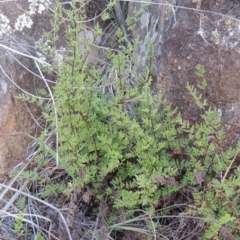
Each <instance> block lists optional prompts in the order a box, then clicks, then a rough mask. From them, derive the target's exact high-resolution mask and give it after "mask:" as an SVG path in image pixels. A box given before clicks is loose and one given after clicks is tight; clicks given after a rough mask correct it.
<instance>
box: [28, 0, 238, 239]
mask: <svg viewBox="0 0 240 240" xmlns="http://www.w3.org/2000/svg"><path fill="white" fill-rule="evenodd" d="M79 3H82V4H83V1H76V0H74V1H71V3H69V4H70V8H69V9H64V8H63V7H62V6H61V5H60V4H57V8H56V11H57V12H58V14H56V18H55V20H54V21H53V26H54V31H55V33H56V34H52V35H49V34H48V35H47V37H48V38H49V40H50V42H51V44H52V45H53V47H52V49H54V44H56V42H57V37H56V36H57V32H58V30H59V27H60V26H62V25H65V24H66V23H65V22H63V20H62V19H63V18H59V16H64V17H65V19H68V20H69V23H68V25H67V27H66V41H67V52H68V54H66V55H65V56H63V60H62V62H61V63H60V65H59V62H58V64H57V63H56V61H55V62H54V63H53V64H52V66H53V68H54V70H55V72H57V81H56V84H55V86H54V87H53V95H54V105H52V106H48V105H47V104H45V105H44V102H41V103H40V105H41V104H42V105H43V106H45V107H44V108H43V109H44V110H45V113H44V116H45V119H46V120H47V122H48V131H46V132H49V131H50V132H52V131H53V130H52V129H54V131H55V133H57V134H58V136H59V138H58V142H57V143H56V144H57V147H58V151H56V152H55V149H54V148H51V147H50V146H45V145H44V144H45V142H44V141H43V142H42V143H44V144H42V145H41V150H42V156H40V157H39V159H38V161H39V162H40V161H41V160H43V159H46V158H47V157H49V156H50V157H51V158H53V157H56V156H57V157H58V160H59V164H60V165H61V167H63V168H64V169H65V171H66V172H67V173H68V175H69V176H70V177H71V178H70V180H69V182H68V183H66V186H61V185H59V184H55V183H54V184H48V188H46V190H45V194H46V195H48V194H51V193H55V194H59V193H60V192H61V191H62V192H64V193H65V194H66V195H68V196H69V195H70V194H71V189H73V188H74V186H80V187H81V188H84V187H86V186H87V187H88V188H90V189H91V191H92V193H93V196H94V198H95V201H96V202H98V203H100V202H107V204H108V206H109V211H110V216H111V217H112V216H113V215H114V214H116V213H117V211H118V210H119V209H124V210H125V211H127V210H135V209H138V208H142V209H144V210H146V211H147V212H148V214H149V215H154V214H155V213H156V212H155V210H157V208H158V207H157V206H159V203H160V202H161V201H162V200H163V199H165V198H166V197H169V196H174V195H176V194H185V193H186V189H188V188H189V187H190V189H192V190H191V191H190V197H191V198H192V199H193V204H192V207H189V208H187V209H185V210H184V211H183V212H182V213H181V214H184V215H187V216H189V215H198V216H202V217H204V224H205V233H204V234H203V238H205V239H210V238H213V237H215V238H216V239H217V237H222V236H223V237H226V238H227V236H228V235H229V236H230V235H234V236H237V235H238V227H239V223H238V220H239V216H238V215H239V209H238V208H239V207H238V200H239V190H238V188H239V182H240V181H239V180H240V179H239V169H238V168H236V170H235V174H232V175H231V176H230V177H229V178H227V177H224V173H226V172H227V171H228V168H229V166H230V164H231V161H232V159H233V158H234V156H236V154H237V153H238V151H239V148H237V149H234V148H228V149H222V147H221V146H222V142H223V141H224V131H223V129H222V128H221V118H220V116H219V115H218V113H217V111H216V109H211V108H209V107H208V105H207V101H206V100H205V99H203V98H202V95H201V94H200V93H199V92H200V91H202V90H204V89H205V88H206V86H207V81H206V80H205V78H204V68H203V67H202V66H200V65H198V66H197V72H196V74H197V76H198V77H199V78H200V79H201V83H200V84H199V85H198V86H197V88H195V87H193V86H190V85H189V84H188V85H187V89H188V91H189V94H191V95H192V96H193V99H194V101H195V103H196V105H197V106H198V107H199V108H200V109H201V110H202V115H201V118H200V119H199V122H198V123H194V124H191V123H189V122H188V121H187V120H184V119H183V118H182V117H181V114H180V113H179V111H178V110H177V109H176V108H175V109H174V108H173V107H172V106H171V105H167V104H165V103H163V102H162V96H161V94H154V93H153V92H152V90H151V82H152V79H151V75H150V69H151V66H146V67H145V68H143V69H142V71H138V70H136V69H139V68H137V65H138V60H137V59H133V57H132V52H133V50H134V49H135V47H136V46H137V44H138V42H137V41H133V42H132V43H130V44H129V45H128V46H127V47H126V45H125V42H126V39H125V36H124V34H123V33H122V32H121V31H120V30H117V31H116V36H115V37H116V39H117V41H118V49H115V50H113V49H108V51H107V52H106V58H107V60H108V64H107V65H106V68H104V69H103V68H102V67H101V66H96V65H91V64H89V63H88V62H87V57H88V55H89V54H90V52H91V50H92V49H93V47H94V45H95V39H96V38H97V36H98V35H101V33H102V31H101V28H100V27H99V25H96V27H95V29H94V32H93V34H94V36H95V37H94V38H93V39H92V40H89V41H86V40H82V42H81V46H84V47H80V42H79V41H81V40H80V39H79V37H78V35H79V32H81V31H84V30H86V29H87V26H86V25H84V24H82V23H81V22H82V21H83V20H84V19H85V12H84V10H83V8H79V7H78V6H79V5H78V4H79ZM112 7H113V4H112V3H110V5H109V9H111V8H112ZM103 18H104V19H105V18H108V17H107V16H106V14H105V15H104V17H103ZM150 46H152V45H151V44H150ZM152 51H153V50H151V51H150V52H152ZM53 53H54V52H52V50H51V51H50V54H53ZM150 57H151V56H150ZM149 62H151V61H149ZM43 69H45V70H47V69H46V67H45V66H43ZM54 109H55V110H56V111H55V112H57V116H56V115H54ZM56 118H57V121H56ZM56 123H57V124H56ZM49 126H50V127H49ZM46 132H45V136H46ZM43 156H44V157H43ZM29 177H30V175H29ZM31 177H32V176H31ZM38 179H41V178H40V177H39V178H36V180H38ZM41 181H42V180H41ZM42 183H44V181H42ZM67 186H71V188H70V191H66V189H65V188H67ZM189 217H191V216H189Z"/></svg>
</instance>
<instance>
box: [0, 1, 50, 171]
mask: <svg viewBox="0 0 240 240" xmlns="http://www.w3.org/2000/svg"><path fill="white" fill-rule="evenodd" d="M34 2H35V1H32V2H29V1H25V0H19V1H17V2H15V1H6V2H3V3H1V4H0V29H1V31H0V48H1V57H0V171H1V172H5V171H7V170H9V169H10V168H12V167H14V166H16V165H17V164H18V163H20V162H21V161H22V160H23V158H24V153H25V152H26V150H27V147H28V144H29V142H30V141H31V140H32V139H31V138H30V137H29V136H27V135H28V134H29V135H35V134H36V132H37V130H36V126H35V127H33V126H34V123H36V119H37V117H38V116H39V114H40V112H39V110H38V108H37V107H36V105H34V104H30V103H27V102H23V101H21V100H18V99H16V98H15V96H17V95H18V94H19V93H22V92H27V93H29V94H33V95H35V94H36V88H44V87H45V86H44V83H43V80H42V79H41V78H40V77H39V72H38V71H37V68H36V66H35V64H34V61H35V60H34V59H36V60H37V59H38V55H37V50H36V42H37V41H38V40H39V39H40V38H41V37H42V35H43V29H44V28H45V29H46V26H47V27H49V21H50V17H51V14H50V11H49V10H47V6H50V5H48V3H49V4H50V1H48V0H47V1H45V2H46V3H47V4H46V5H45V6H44V5H41V4H39V3H38V2H35V3H36V4H35V5H34ZM40 14H41V15H40ZM39 20H40V21H39Z"/></svg>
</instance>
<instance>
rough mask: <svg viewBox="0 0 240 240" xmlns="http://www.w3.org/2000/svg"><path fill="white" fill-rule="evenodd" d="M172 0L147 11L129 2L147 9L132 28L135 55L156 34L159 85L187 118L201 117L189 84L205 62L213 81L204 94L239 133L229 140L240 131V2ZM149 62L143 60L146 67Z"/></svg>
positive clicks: (194, 82) (155, 70)
mask: <svg viewBox="0 0 240 240" xmlns="http://www.w3.org/2000/svg"><path fill="white" fill-rule="evenodd" d="M165 2H166V1H165ZM171 2H172V1H168V3H167V4H169V6H166V4H163V5H162V4H161V3H159V4H157V5H150V6H149V7H147V8H146V9H145V10H144V11H143V10H140V5H139V4H138V3H129V4H130V9H131V7H136V8H137V9H138V10H139V11H142V15H141V20H142V21H139V23H138V25H137V28H136V29H135V30H134V31H133V36H136V35H137V34H138V33H140V42H141V43H140V46H139V49H138V50H137V52H136V55H138V54H140V55H141V54H144V52H145V53H146V52H147V51H146V48H145V49H142V48H143V46H145V43H146V42H147V38H151V39H152V40H153V43H154V47H155V51H154V61H153V63H154V68H153V75H154V77H155V85H154V88H155V90H157V91H161V92H162V93H163V94H164V101H165V102H171V103H173V105H174V106H178V107H179V109H180V111H181V112H182V114H183V116H184V118H185V119H189V120H191V121H197V120H198V119H199V118H200V111H199V110H198V108H197V107H196V105H195V103H194V101H193V99H192V97H191V96H190V95H189V94H188V92H187V90H186V84H187V82H189V83H190V84H191V85H193V86H196V85H197V84H198V83H200V81H201V79H200V78H199V77H197V76H196V74H195V66H196V65H197V64H201V65H203V66H204V68H205V78H206V80H207V84H208V86H207V89H206V90H205V91H204V92H203V96H204V97H205V98H206V99H207V100H208V103H209V104H210V106H212V107H215V108H217V109H218V112H219V113H221V115H222V122H223V125H224V126H227V125H229V126H232V128H234V129H235V133H236V134H235V136H234V135H233V134H232V137H229V140H230V139H232V140H233V139H237V138H239V136H240V135H239V133H238V132H239V129H240V122H239V119H240V92H239V91H240V81H239V79H240V71H239V69H240V60H239V59H240V40H239V34H240V28H239V21H240V20H238V16H240V8H239V6H240V2H239V1H229V0H221V1H207V0H201V1H199V0H198V1H192V0H185V1H184V0H183V1H181V0H180V1H178V3H177V5H172V4H171ZM196 9H197V10H196ZM200 10H201V11H200ZM131 11H132V10H131ZM130 15H131V14H130ZM143 20H144V21H143ZM141 24H145V27H144V26H143V25H141ZM154 28H155V29H154ZM155 36H156V37H155ZM142 59H144V58H142ZM146 63H147V61H145V62H143V61H142V66H144V64H146ZM237 129H238V130H237ZM232 140H230V143H231V141H232Z"/></svg>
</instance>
